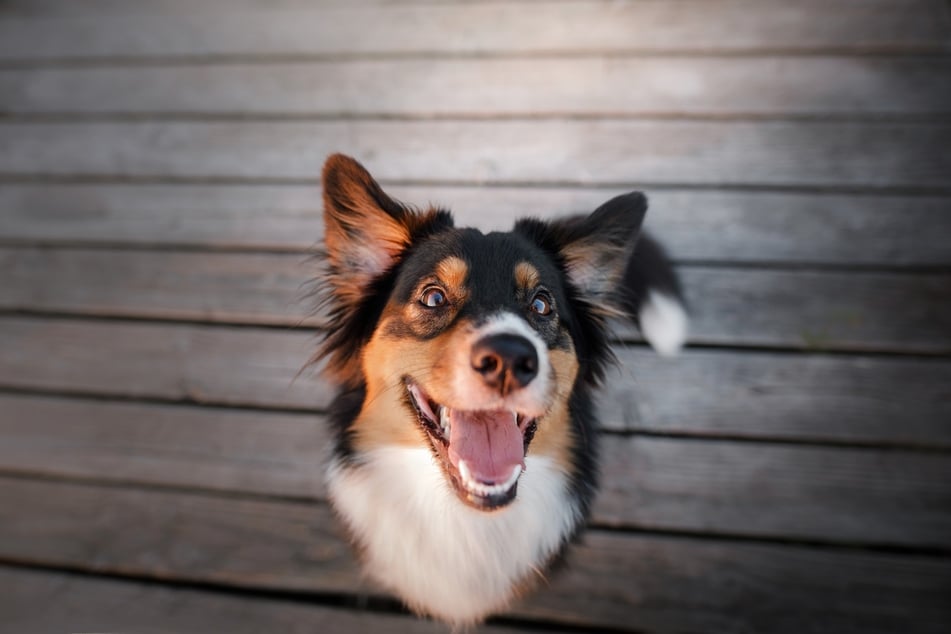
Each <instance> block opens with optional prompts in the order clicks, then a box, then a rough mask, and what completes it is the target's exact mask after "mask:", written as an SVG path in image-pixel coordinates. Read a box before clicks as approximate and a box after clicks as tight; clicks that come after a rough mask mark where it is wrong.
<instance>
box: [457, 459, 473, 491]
mask: <svg viewBox="0 0 951 634" xmlns="http://www.w3.org/2000/svg"><path fill="white" fill-rule="evenodd" d="M459 475H460V476H462V483H463V484H465V485H466V486H467V487H468V486H469V485H470V484H474V483H475V480H473V479H472V472H471V471H469V465H467V464H466V461H465V460H460V461H459Z"/></svg>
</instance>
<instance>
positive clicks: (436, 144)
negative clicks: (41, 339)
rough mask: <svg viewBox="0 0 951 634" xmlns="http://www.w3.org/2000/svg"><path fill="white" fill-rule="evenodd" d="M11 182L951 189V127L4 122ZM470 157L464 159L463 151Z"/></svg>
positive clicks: (1, 129)
mask: <svg viewBox="0 0 951 634" xmlns="http://www.w3.org/2000/svg"><path fill="white" fill-rule="evenodd" d="M0 138H2V139H3V142H4V145H5V147H6V151H5V152H3V153H2V154H0V175H4V176H7V177H17V176H31V177H34V176H48V177H54V176H57V177H66V176H69V177H83V178H140V179H141V178H146V179H151V178H158V179H186V180H207V179H226V180H239V181H240V180H247V179H264V180H283V181H286V180H290V181H294V182H297V181H302V182H312V181H314V180H315V179H316V175H317V174H318V173H319V171H320V168H321V165H322V164H323V161H324V159H325V158H326V156H327V155H328V154H330V153H332V152H336V151H345V152H347V153H349V154H352V155H354V156H355V157H356V158H358V159H360V160H361V161H364V162H365V163H366V165H367V167H368V168H369V169H370V171H371V172H373V173H374V174H375V175H376V176H377V177H378V178H380V179H383V180H398V181H413V182H420V181H423V182H437V183H438V182H447V181H449V182H453V183H465V184H477V183H478V184H484V183H495V184H524V183H537V184H546V183H547V184H552V183H560V184H584V185H599V184H600V185H615V186H618V187H621V186H623V187H631V188H635V187H638V186H641V187H648V186H659V185H679V184H691V185H720V186H748V185H755V186H757V187H809V188H814V187H818V188H830V187H831V188H849V189H854V188H874V189H882V188H900V189H915V190H919V191H922V192H923V193H924V192H929V191H933V190H940V191H942V192H943V190H944V189H946V188H947V187H948V174H949V173H951V155H949V154H948V153H947V152H946V151H945V149H946V148H947V147H948V146H949V145H951V125H947V124H943V123H935V124H933V125H919V124H911V123H897V122H878V123H852V122H829V121H800V122H794V123H792V122H779V121H759V122H747V121H667V120H658V121H646V120H592V121H584V120H580V121H579V120H542V121H518V120H503V121H492V120H489V121H448V120H447V121H442V120H434V121H376V120H371V121H315V122H304V121H275V122H271V121H240V122H232V121H187V122H186V121H174V122H149V123H142V122H126V123H105V122H96V123H88V122H87V123H29V124H24V123H9V122H7V123H0ZM458 148H465V150H464V151H459V150H458Z"/></svg>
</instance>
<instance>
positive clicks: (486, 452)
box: [449, 410, 525, 484]
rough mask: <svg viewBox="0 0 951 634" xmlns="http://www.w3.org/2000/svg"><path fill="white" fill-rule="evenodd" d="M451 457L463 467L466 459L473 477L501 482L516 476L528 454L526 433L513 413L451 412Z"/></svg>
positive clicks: (455, 463)
mask: <svg viewBox="0 0 951 634" xmlns="http://www.w3.org/2000/svg"><path fill="white" fill-rule="evenodd" d="M450 423H451V428H450V430H449V459H450V460H451V461H452V463H453V464H454V465H455V466H456V468H458V467H459V461H460V460H465V461H466V464H467V465H468V467H469V471H470V472H471V473H472V476H473V477H474V478H475V479H476V480H479V481H480V482H482V483H483V484H499V483H502V482H505V481H506V480H508V479H509V477H510V476H511V475H512V472H513V471H514V469H515V465H520V464H522V460H523V458H524V457H525V446H524V442H525V441H524V439H523V438H522V432H521V430H520V429H519V428H518V425H516V424H515V420H514V418H513V416H512V412H506V411H492V412H488V411H487V412H459V411H455V410H453V411H452V413H451V415H450Z"/></svg>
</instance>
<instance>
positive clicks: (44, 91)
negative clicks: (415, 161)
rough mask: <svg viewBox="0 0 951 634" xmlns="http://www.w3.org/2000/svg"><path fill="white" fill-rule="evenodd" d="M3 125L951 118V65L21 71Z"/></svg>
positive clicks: (695, 63)
mask: <svg viewBox="0 0 951 634" xmlns="http://www.w3.org/2000/svg"><path fill="white" fill-rule="evenodd" d="M580 85H583V86H584V89H583V90H579V86H580ZM0 112H4V113H6V114H14V115H16V114H60V113H69V114H96V115H109V114H122V115H126V114H157V113H161V114H178V115H204V114H229V115H241V116H248V115H296V116H302V115H306V116H342V115H343V116H355V115H356V116H360V115H363V116H412V117H421V116H422V117H433V116H478V117H491V116H512V115H515V116H526V115H530V116H539V115H549V116H550V115H558V116H574V115H583V116H585V117H593V116H630V115H641V116H644V115H647V116H650V115H661V116H665V117H666V116H682V115H690V116H697V115H699V116H737V115H740V116H746V117H749V116H783V117H785V116H790V115H794V116H801V115H810V116H817V115H818V116H837V115H847V116H849V117H855V116H857V115H883V114H889V115H893V114H903V115H909V114H914V115H943V114H948V113H949V112H951V61H948V60H947V59H946V58H942V57H935V58H914V59H907V58H905V59H903V58H891V59H889V58H885V59H881V58H856V57H852V58H846V57H832V58H829V57H817V58H803V57H757V58H723V57H716V58H710V57H682V56H678V57H660V58H657V57H650V58H635V59H630V58H613V57H608V58H606V57H596V58H582V59H479V60H472V59H442V60H426V61H423V60H405V59H404V60H395V59H386V60H369V61H347V62H319V63H311V64H299V63H298V64H287V63H285V64H269V65H266V66H265V65H227V66H171V67H146V68H135V69H132V68H70V69H57V68H53V69H38V70H37V69H31V70H28V71H25V70H8V71H0Z"/></svg>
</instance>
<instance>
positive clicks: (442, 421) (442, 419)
mask: <svg viewBox="0 0 951 634" xmlns="http://www.w3.org/2000/svg"><path fill="white" fill-rule="evenodd" d="M439 426H440V427H442V431H443V433H444V434H445V435H447V436H448V435H449V408H448V407H445V406H442V405H441V406H440V407H439Z"/></svg>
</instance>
